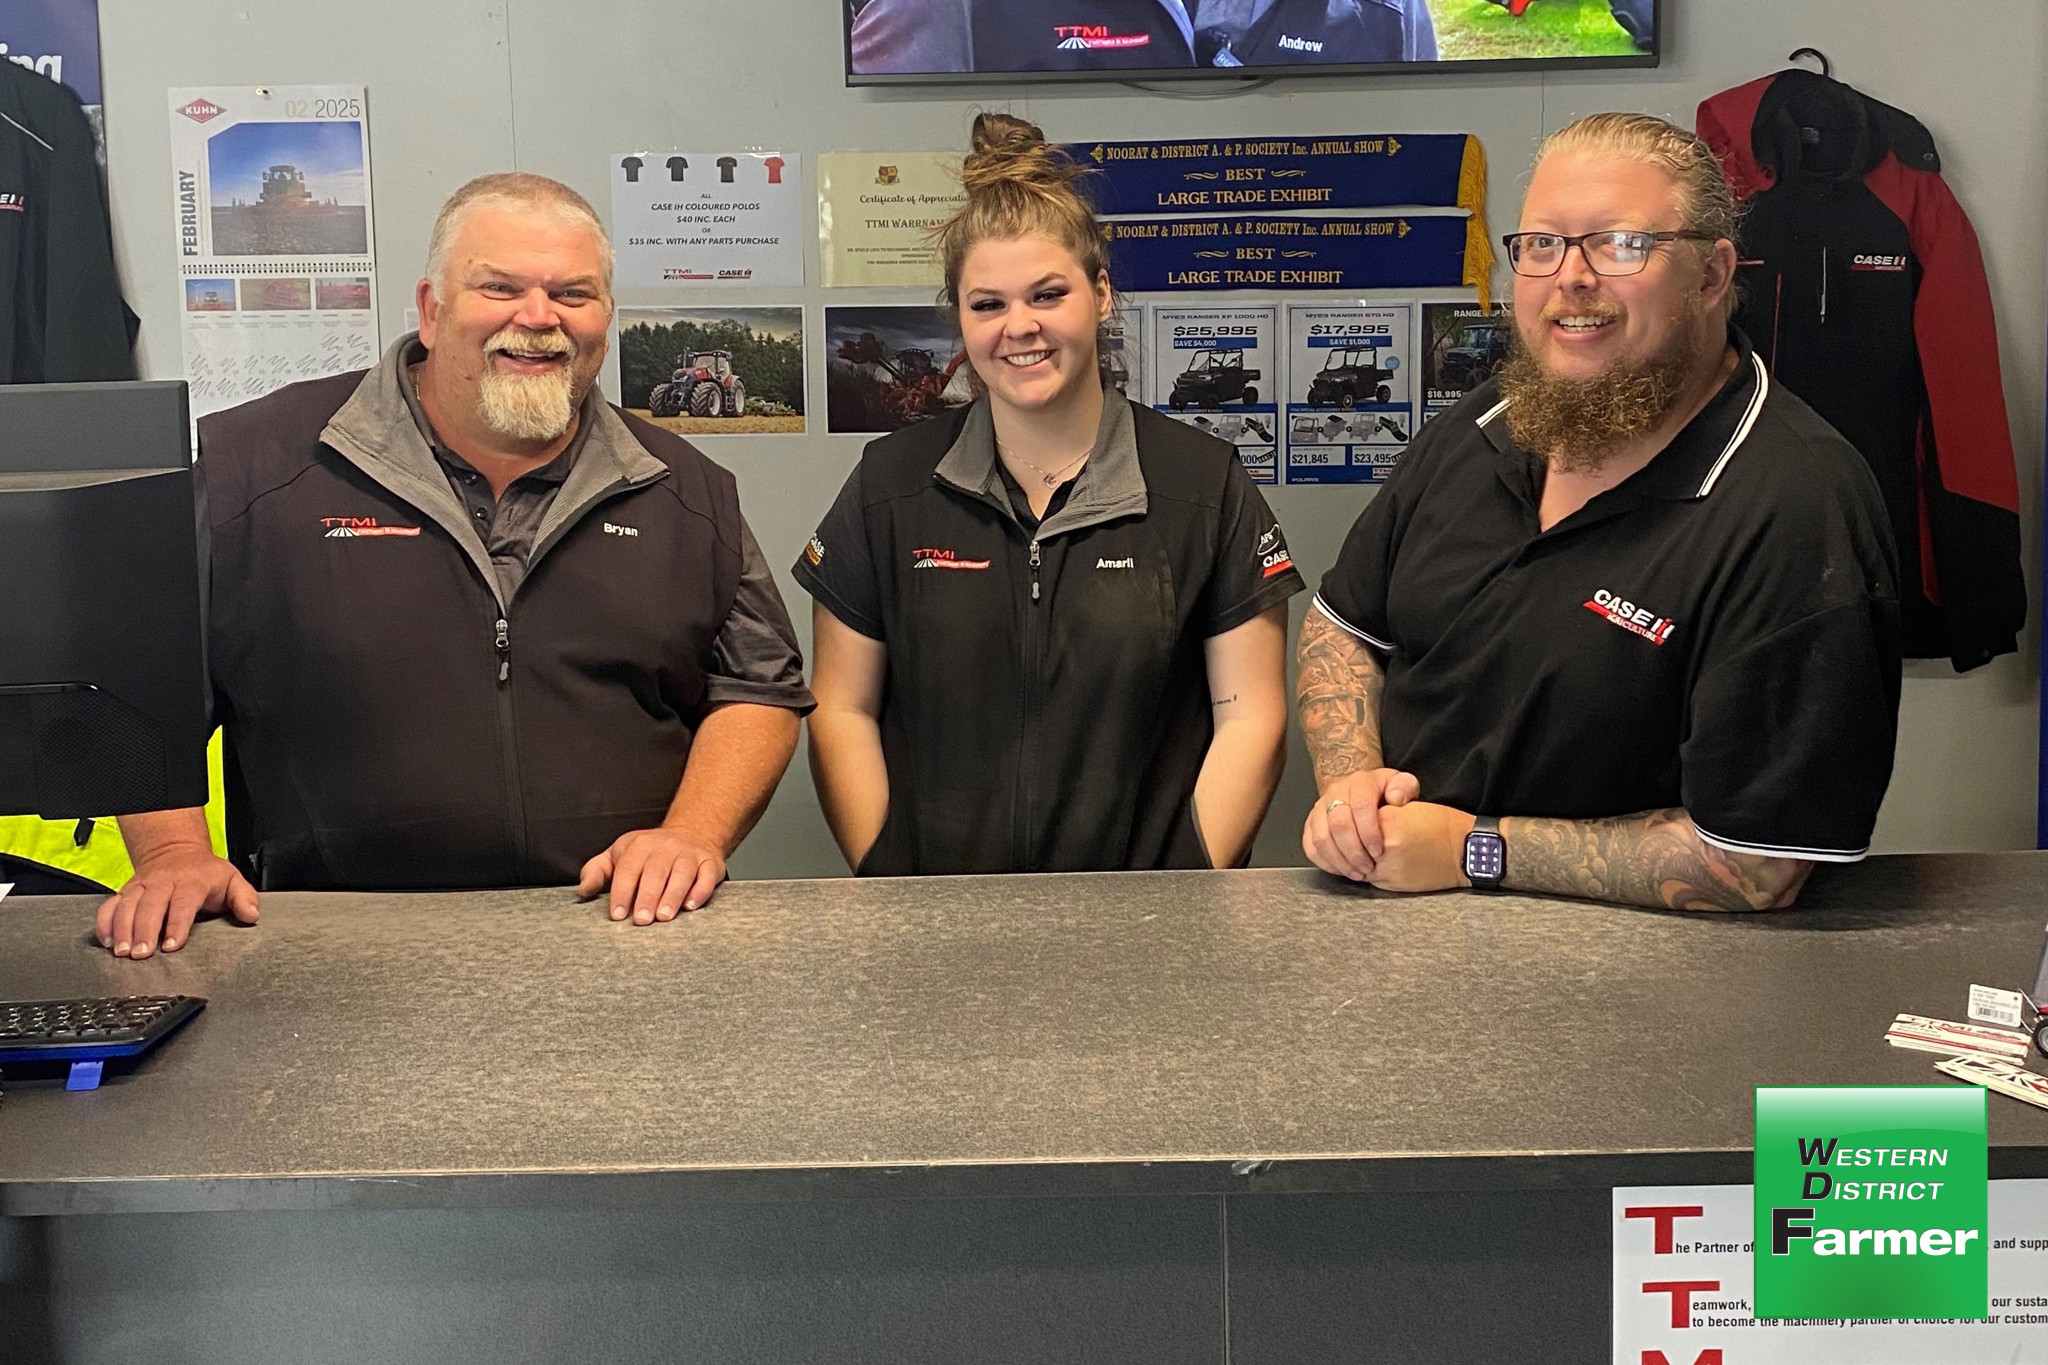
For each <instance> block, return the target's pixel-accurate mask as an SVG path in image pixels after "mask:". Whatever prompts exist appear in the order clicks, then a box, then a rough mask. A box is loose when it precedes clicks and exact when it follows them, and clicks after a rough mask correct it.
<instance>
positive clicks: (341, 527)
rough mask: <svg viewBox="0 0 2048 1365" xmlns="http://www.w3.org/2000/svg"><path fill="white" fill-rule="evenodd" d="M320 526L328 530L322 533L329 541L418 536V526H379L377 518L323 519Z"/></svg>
mask: <svg viewBox="0 0 2048 1365" xmlns="http://www.w3.org/2000/svg"><path fill="white" fill-rule="evenodd" d="M320 524H321V525H322V526H325V527H326V528H327V530H326V531H325V532H323V533H322V535H323V538H324V539H327V540H358V539H361V538H362V537H364V536H416V535H418V534H419V533H420V528H419V527H417V526H379V525H378V524H377V519H376V518H375V517H322V518H320Z"/></svg>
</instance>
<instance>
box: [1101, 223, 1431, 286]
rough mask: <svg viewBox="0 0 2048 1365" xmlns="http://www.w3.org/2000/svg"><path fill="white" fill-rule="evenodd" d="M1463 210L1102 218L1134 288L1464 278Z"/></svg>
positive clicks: (1118, 264) (1122, 280)
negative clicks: (1455, 213)
mask: <svg viewBox="0 0 2048 1365" xmlns="http://www.w3.org/2000/svg"><path fill="white" fill-rule="evenodd" d="M1465 223H1466V220H1465V219H1463V218H1456V217H1433V218H1407V217H1402V218H1148V219H1143V220H1131V221H1126V222H1112V223H1105V224H1103V231H1104V234H1105V235H1106V236H1107V237H1108V239H1109V254H1110V272H1111V275H1112V277H1113V278H1114V279H1115V280H1116V282H1117V287H1118V288H1120V289H1123V290H1125V291H1126V292H1128V293H1149V292H1155V291H1159V290H1168V289H1322V290H1332V289H1342V290H1351V289H1405V288H1456V287H1457V286H1459V285H1461V284H1463V283H1465V267H1466V251H1465Z"/></svg>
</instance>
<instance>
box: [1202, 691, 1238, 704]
mask: <svg viewBox="0 0 2048 1365" xmlns="http://www.w3.org/2000/svg"><path fill="white" fill-rule="evenodd" d="M1236 700H1237V693H1235V692H1232V693H1231V694H1230V695H1229V696H1227V697H1218V698H1216V699H1215V700H1214V701H1212V702H1210V703H1209V705H1210V706H1212V707H1216V706H1228V705H1230V703H1232V702H1234V701H1236Z"/></svg>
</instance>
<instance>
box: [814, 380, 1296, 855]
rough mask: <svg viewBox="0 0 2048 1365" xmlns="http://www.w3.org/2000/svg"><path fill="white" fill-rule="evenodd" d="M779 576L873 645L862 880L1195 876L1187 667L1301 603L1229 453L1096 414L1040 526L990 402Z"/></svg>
mask: <svg viewBox="0 0 2048 1365" xmlns="http://www.w3.org/2000/svg"><path fill="white" fill-rule="evenodd" d="M1021 494H1022V490H1018V493H1017V497H1018V498H1019V499H1021ZM1024 511H1025V513H1027V514H1028V512H1029V506H1028V504H1027V505H1026V506H1025V509H1024ZM794 573H795V575H796V580H797V582H799V583H801V584H802V585H803V586H804V588H805V589H806V590H808V591H809V592H810V593H811V595H812V596H813V597H815V598H816V599H817V600H818V601H819V602H820V603H822V604H823V605H824V606H825V607H826V608H827V609H828V610H829V611H831V613H832V614H833V615H834V616H836V617H838V618H839V620H840V621H842V622H844V623H845V624H846V625H847V626H848V627H849V628H851V629H853V630H856V631H859V632H860V633H861V634H863V635H866V636H869V637H871V638H873V639H876V640H881V641H883V642H884V643H885V644H886V645H887V646H888V655H889V658H888V670H889V673H888V687H887V690H886V692H885V693H884V698H883V702H882V715H881V730H882V750H883V756H884V759H885V760H886V763H887V767H888V771H889V815H888V820H887V822H886V823H885V824H884V825H883V827H882V831H881V834H880V835H879V836H878V837H877V839H876V841H875V846H874V848H873V850H871V851H870V852H869V854H868V855H867V857H866V858H865V859H863V860H862V862H861V866H860V869H859V870H860V871H861V872H862V873H864V874H869V875H903V874H909V873H965V872H1081V871H1121V870H1124V869H1137V868H1160V867H1206V866H1208V860H1207V855H1206V853H1205V850H1204V848H1203V845H1202V841H1201V839H1200V837H1199V836H1198V834H1197V830H1196V825H1195V820H1194V817H1193V810H1192V805H1193V800H1194V791H1195V778H1196V776H1197V775H1198V774H1199V773H1200V771H1201V767H1202V760H1203V758H1204V757H1205V756H1206V755H1207V753H1208V749H1209V742H1210V740H1211V738H1212V737H1213V736H1214V733H1215V730H1214V726H1213V723H1212V721H1211V711H1210V696H1209V683H1208V667H1207V663H1206V660H1205V657H1204V652H1203V650H1204V645H1205V644H1206V642H1207V641H1208V640H1209V639H1210V638H1211V637H1212V636H1216V635H1221V634H1223V633H1225V632H1226V631H1229V630H1233V629H1235V628H1236V627H1238V626H1240V625H1242V624H1244V623H1245V622H1246V621H1249V620H1250V619H1252V618H1253V617H1254V616H1257V615H1258V614H1259V613H1260V612H1262V611H1265V610H1266V609H1267V608H1269V607H1271V606H1274V605H1275V604H1277V603H1281V602H1285V601H1286V600H1287V598H1288V597H1289V596H1290V595H1292V594H1293V593H1296V592H1299V591H1300V590H1301V589H1302V587H1303V586H1304V585H1303V583H1302V581H1301V575H1300V574H1299V573H1297V572H1296V571H1295V569H1294V565H1293V561H1292V559H1291V558H1290V557H1289V555H1288V552H1287V544H1286V542H1285V541H1284V540H1283V539H1282V538H1281V534H1280V527H1279V525H1278V524H1277V523H1276V522H1275V521H1274V520H1273V514H1272V513H1271V512H1270V511H1269V510H1268V509H1267V507H1266V503H1265V500H1264V499H1263V498H1262V497H1260V495H1259V490H1258V489H1257V488H1256V487H1255V486H1254V485H1253V484H1252V481H1251V478H1250V476H1249V475H1248V474H1246V473H1245V471H1244V466H1243V465H1242V464H1240V463H1239V462H1238V459H1237V454H1236V452H1235V451H1234V450H1233V449H1232V448H1231V447H1230V446H1229V445H1227V444H1225V443H1224V442H1222V441H1219V440H1217V439H1216V438H1215V437H1213V436H1209V435H1205V434H1204V433H1202V432H1199V431H1195V430H1192V429H1191V428H1189V427H1187V426H1184V425H1183V424H1181V423H1179V422H1175V421H1172V420H1170V419H1168V418H1166V417H1162V416H1160V415H1159V414H1158V413H1156V412H1153V411H1152V410H1151V409H1150V408H1144V407H1139V406H1137V405H1136V404H1133V403H1128V402H1125V401H1123V400H1121V399H1117V398H1115V397H1112V398H1111V400H1110V401H1109V402H1108V403H1106V404H1105V405H1104V408H1103V416H1102V424H1101V426H1100V428H1099V429H1098V431H1097V433H1096V441H1095V446H1094V448H1093V451H1092V453H1091V454H1090V456H1089V459H1088V462H1087V463H1086V464H1084V465H1083V466H1082V467H1081V471H1080V473H1079V474H1077V475H1076V476H1075V477H1074V478H1073V479H1072V480H1071V481H1070V482H1069V483H1068V484H1066V485H1065V486H1064V487H1063V488H1062V490H1061V492H1060V494H1058V495H1056V496H1055V498H1054V500H1053V502H1052V503H1051V504H1050V505H1049V506H1048V507H1047V508H1046V515H1045V517H1044V518H1043V520H1039V521H1032V520H1031V519H1030V518H1029V517H1028V515H1020V514H1019V511H1018V509H1017V506H1016V502H1015V501H1014V500H1013V497H1012V495H1011V492H1010V485H1008V484H1007V483H1006V481H1005V479H1004V477H1003V470H1002V465H1001V463H1000V462H999V461H998V460H997V459H996V453H995V443H994V429H993V427H992V425H991V423H990V418H989V412H988V402H987V400H986V399H984V400H982V401H980V402H978V403H975V404H974V405H972V406H971V407H969V408H966V409H963V410H962V411H960V412H959V413H957V414H953V415H950V416H946V417H935V418H930V419H927V420H926V421H923V422H919V423H917V424H915V425H913V426H910V427H906V428H905V429H903V430H902V431H899V432H895V433H893V434H891V435H889V436H885V437H882V438H881V439H880V440H877V441H875V442H873V443H872V444H870V445H869V446H868V448H867V450H866V452H865V453H864V454H863V455H862V457H861V462H860V465H859V467H858V468H856V469H855V470H854V472H853V475H852V477H851V478H849V479H848V480H847V481H846V486H845V487H844V488H843V489H841V491H840V494H839V498H838V500H837V501H836V502H835V503H834V504H833V506H832V510H831V511H830V512H828V513H827V514H826V516H825V519H824V521H823V522H822V523H821V524H820V525H819V527H818V530H817V534H816V535H814V536H813V537H812V538H811V540H810V543H809V544H808V545H807V546H806V547H805V550H804V553H803V555H802V556H801V557H800V558H799V559H798V560H797V563H796V566H795V569H794Z"/></svg>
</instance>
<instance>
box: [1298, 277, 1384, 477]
mask: <svg viewBox="0 0 2048 1365" xmlns="http://www.w3.org/2000/svg"><path fill="white" fill-rule="evenodd" d="M1413 320H1414V307H1413V305H1411V304H1406V303H1394V304H1381V305H1378V306H1375V307H1369V308H1368V307H1356V306H1335V307H1333V306H1331V305H1328V304H1290V305H1289V306H1288V309H1287V337H1288V361H1289V375H1290V379H1289V383H1288V390H1287V416H1286V420H1287V482H1288V483H1290V484H1295V483H1384V482H1386V478H1387V475H1388V474H1390V473H1392V472H1393V469H1394V463H1395V461H1397V460H1399V459H1400V458H1401V452H1402V451H1404V450H1406V449H1407V448H1408V441H1409V438H1410V437H1412V436H1413V435H1414V434H1415V396H1414V389H1413V388H1412V385H1413V382H1414V370H1413V368H1412V367H1411V366H1410V365H1409V363H1408V361H1409V347H1410V330H1411V325H1412V323H1413Z"/></svg>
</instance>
